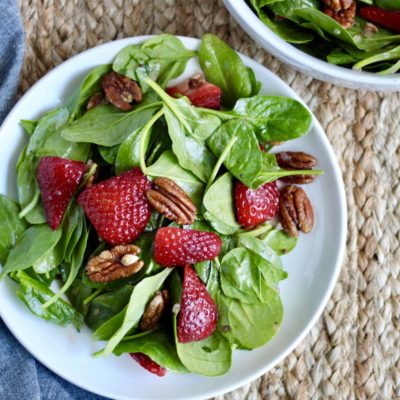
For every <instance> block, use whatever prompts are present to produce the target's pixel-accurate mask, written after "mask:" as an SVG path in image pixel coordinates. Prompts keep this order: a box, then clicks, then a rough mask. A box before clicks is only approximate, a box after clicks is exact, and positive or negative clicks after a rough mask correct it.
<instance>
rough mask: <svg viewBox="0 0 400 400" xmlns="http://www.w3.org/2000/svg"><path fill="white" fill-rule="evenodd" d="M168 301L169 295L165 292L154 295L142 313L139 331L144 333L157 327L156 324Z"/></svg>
mask: <svg viewBox="0 0 400 400" xmlns="http://www.w3.org/2000/svg"><path fill="white" fill-rule="evenodd" d="M168 299H169V295H168V291H167V290H163V291H162V292H160V291H158V292H157V293H156V294H155V296H154V297H153V299H152V300H151V301H150V303H149V304H148V306H147V307H146V310H145V311H144V313H143V317H142V320H141V321H140V330H142V331H143V332H144V331H150V330H152V329H155V328H157V327H158V323H159V322H160V319H161V317H162V316H163V313H164V310H165V308H166V306H167V304H168Z"/></svg>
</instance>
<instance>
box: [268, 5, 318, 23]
mask: <svg viewBox="0 0 400 400" xmlns="http://www.w3.org/2000/svg"><path fill="white" fill-rule="evenodd" d="M267 6H268V8H269V9H270V10H271V11H272V12H273V13H274V14H275V15H278V16H280V17H284V18H288V19H291V20H293V21H295V22H300V21H301V20H300V19H299V18H298V17H297V16H296V14H295V13H294V12H293V10H295V9H302V8H306V9H315V10H318V9H319V8H320V4H319V0H281V1H276V2H271V3H269V4H268V5H267Z"/></svg>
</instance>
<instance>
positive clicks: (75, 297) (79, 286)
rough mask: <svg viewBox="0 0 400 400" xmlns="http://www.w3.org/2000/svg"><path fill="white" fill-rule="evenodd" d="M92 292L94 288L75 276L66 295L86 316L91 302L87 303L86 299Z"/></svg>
mask: <svg viewBox="0 0 400 400" xmlns="http://www.w3.org/2000/svg"><path fill="white" fill-rule="evenodd" d="M60 269H61V267H60ZM92 292H93V289H92V288H91V287H89V286H86V285H85V284H84V283H83V282H82V279H81V278H79V277H77V278H75V280H74V281H73V283H72V285H71V286H70V288H69V289H68V290H67V291H66V295H67V297H68V300H69V301H70V302H71V304H72V306H73V307H74V308H75V310H76V311H78V312H79V313H81V314H82V315H83V316H85V318H86V315H87V312H88V309H89V304H86V303H85V300H86V299H87V298H88V297H89V296H90V295H91V294H92ZM88 325H89V324H88ZM89 327H90V325H89Z"/></svg>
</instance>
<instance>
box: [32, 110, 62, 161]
mask: <svg viewBox="0 0 400 400" xmlns="http://www.w3.org/2000/svg"><path fill="white" fill-rule="evenodd" d="M69 116H70V113H69V111H68V109H67V108H65V107H59V108H56V109H55V110H53V111H49V112H48V113H46V114H45V115H44V116H43V117H42V118H40V120H39V122H38V124H37V126H36V128H35V130H34V132H33V134H32V136H31V138H30V140H29V143H28V147H27V150H26V154H30V153H33V152H36V151H37V150H39V149H40V148H41V147H42V146H43V144H44V142H45V141H46V140H47V139H48V138H49V136H50V135H52V134H53V133H54V132H55V131H57V130H58V129H59V128H61V127H62V126H64V125H65V124H66V123H67V122H68V119H69Z"/></svg>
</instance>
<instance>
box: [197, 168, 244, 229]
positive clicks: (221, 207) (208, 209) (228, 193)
mask: <svg viewBox="0 0 400 400" xmlns="http://www.w3.org/2000/svg"><path fill="white" fill-rule="evenodd" d="M203 206H204V210H203V216H204V218H205V219H206V220H207V221H208V222H209V223H210V225H211V226H212V227H213V228H214V229H215V230H216V231H217V232H219V233H222V234H224V235H232V234H233V233H235V232H236V231H237V230H239V228H240V225H239V224H238V223H237V222H236V217H235V211H234V205H233V182H232V175H231V174H229V173H226V174H224V175H222V176H221V177H220V178H218V179H217V180H216V181H215V183H213V184H212V185H211V187H210V188H209V189H208V190H207V192H206V194H205V195H204V198H203Z"/></svg>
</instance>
